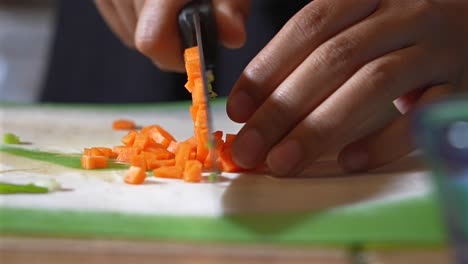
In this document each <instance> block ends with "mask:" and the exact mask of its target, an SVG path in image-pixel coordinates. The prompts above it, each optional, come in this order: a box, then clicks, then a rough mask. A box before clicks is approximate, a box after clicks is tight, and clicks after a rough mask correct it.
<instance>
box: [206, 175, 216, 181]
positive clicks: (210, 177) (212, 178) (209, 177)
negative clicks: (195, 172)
mask: <svg viewBox="0 0 468 264" xmlns="http://www.w3.org/2000/svg"><path fill="white" fill-rule="evenodd" d="M208 180H209V181H210V182H215V181H216V173H210V175H208Z"/></svg>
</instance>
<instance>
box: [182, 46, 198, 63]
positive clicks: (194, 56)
mask: <svg viewBox="0 0 468 264" xmlns="http://www.w3.org/2000/svg"><path fill="white" fill-rule="evenodd" d="M184 59H185V61H186V62H191V61H196V62H199V61H200V53H199V51H198V47H197V46H195V47H191V48H188V49H185V51H184Z"/></svg>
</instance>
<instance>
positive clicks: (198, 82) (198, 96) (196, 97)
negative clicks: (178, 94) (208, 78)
mask: <svg viewBox="0 0 468 264" xmlns="http://www.w3.org/2000/svg"><path fill="white" fill-rule="evenodd" d="M194 84H195V85H194V86H193V90H192V103H193V105H205V103H206V100H205V89H204V88H203V80H202V79H201V78H197V79H195V81H194Z"/></svg>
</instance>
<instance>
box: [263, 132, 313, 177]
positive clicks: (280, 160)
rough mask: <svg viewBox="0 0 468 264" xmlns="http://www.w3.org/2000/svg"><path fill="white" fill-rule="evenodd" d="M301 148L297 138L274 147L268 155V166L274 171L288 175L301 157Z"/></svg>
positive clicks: (297, 164)
mask: <svg viewBox="0 0 468 264" xmlns="http://www.w3.org/2000/svg"><path fill="white" fill-rule="evenodd" d="M303 156H304V154H303V150H302V147H301V145H300V144H299V142H298V141H297V140H289V141H287V142H285V143H283V144H281V145H279V146H277V147H275V148H274V149H273V150H272V151H271V152H270V154H269V155H268V159H267V161H268V166H269V167H270V169H271V170H272V171H273V172H274V173H275V174H279V175H283V176H288V173H291V172H292V171H294V170H295V169H296V168H297V166H299V163H300V162H301V160H302V158H303Z"/></svg>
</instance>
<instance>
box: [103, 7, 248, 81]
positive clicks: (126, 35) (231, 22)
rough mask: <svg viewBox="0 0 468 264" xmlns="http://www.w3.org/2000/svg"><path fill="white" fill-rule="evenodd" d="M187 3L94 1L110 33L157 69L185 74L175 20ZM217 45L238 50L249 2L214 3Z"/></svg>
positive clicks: (244, 37)
mask: <svg viewBox="0 0 468 264" xmlns="http://www.w3.org/2000/svg"><path fill="white" fill-rule="evenodd" d="M188 2H189V0H95V3H96V6H97V8H98V10H99V11H100V13H101V15H102V16H103V18H104V20H105V21H106V22H107V24H108V25H109V27H110V28H111V30H112V31H113V32H114V33H115V34H116V35H117V36H118V37H119V38H120V39H121V40H122V42H123V43H125V44H126V45H127V46H128V47H131V48H136V49H137V50H139V51H140V52H141V53H143V54H144V55H146V56H147V57H149V58H150V59H151V60H152V61H153V62H154V63H155V64H156V65H157V66H158V67H159V68H160V69H162V70H166V71H180V72H183V71H184V64H183V58H182V44H181V40H180V36H179V29H178V22H177V16H178V13H179V11H180V9H181V8H182V7H183V6H184V5H185V4H187V3H188ZM213 7H214V10H215V16H216V20H217V26H218V33H219V40H220V42H221V43H222V44H223V45H224V46H226V47H228V48H239V47H241V46H242V45H243V44H244V42H245V39H246V32H245V19H246V17H247V15H248V13H249V9H250V0H236V1H232V0H213Z"/></svg>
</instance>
